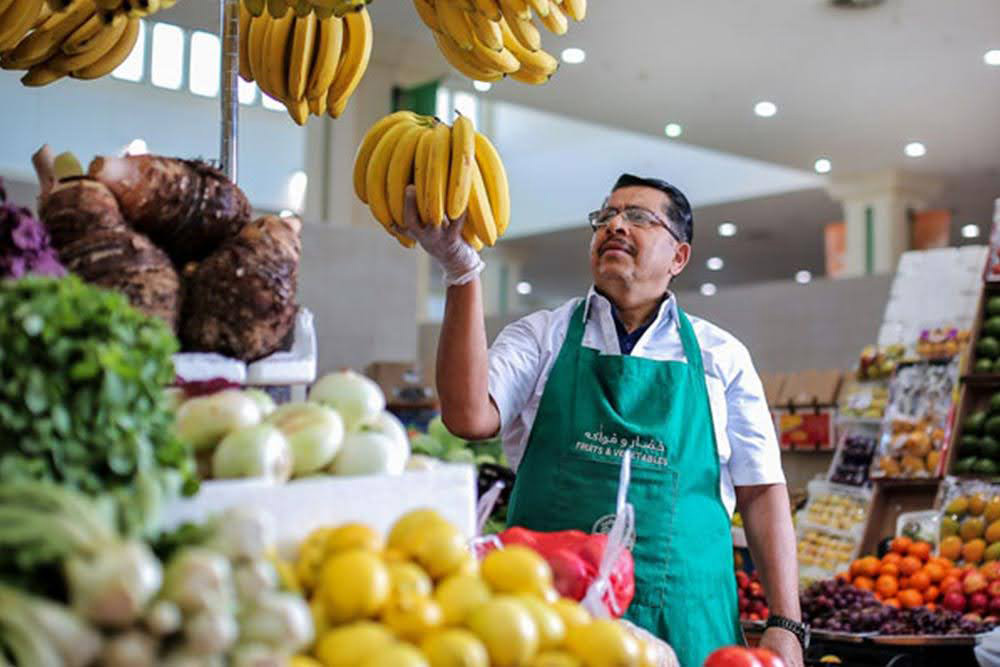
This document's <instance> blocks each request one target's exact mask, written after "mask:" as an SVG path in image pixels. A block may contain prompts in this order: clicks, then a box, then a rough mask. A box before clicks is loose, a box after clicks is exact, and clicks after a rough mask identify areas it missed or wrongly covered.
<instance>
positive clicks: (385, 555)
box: [382, 549, 410, 563]
mask: <svg viewBox="0 0 1000 667" xmlns="http://www.w3.org/2000/svg"><path fill="white" fill-rule="evenodd" d="M409 559H410V557H409V556H407V555H406V554H404V553H403V552H402V551H400V550H399V549H383V550H382V560H384V561H385V562H386V563H405V562H407V561H408V560H409Z"/></svg>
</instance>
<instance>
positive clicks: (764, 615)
mask: <svg viewBox="0 0 1000 667" xmlns="http://www.w3.org/2000/svg"><path fill="white" fill-rule="evenodd" d="M770 616H771V610H770V609H768V608H767V607H764V608H763V609H761V610H760V619H761V620H762V621H766V620H767V619H768V617H770Z"/></svg>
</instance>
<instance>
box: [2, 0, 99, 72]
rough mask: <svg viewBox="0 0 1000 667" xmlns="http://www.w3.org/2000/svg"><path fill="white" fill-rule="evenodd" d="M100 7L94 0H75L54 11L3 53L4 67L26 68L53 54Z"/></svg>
mask: <svg viewBox="0 0 1000 667" xmlns="http://www.w3.org/2000/svg"><path fill="white" fill-rule="evenodd" d="M96 11H97V7H96V6H95V5H94V3H93V0H73V4H71V5H70V6H69V8H67V9H66V11H64V12H61V13H58V14H53V15H52V16H51V17H49V19H48V20H47V21H45V22H44V23H42V25H41V26H40V27H39V28H37V29H35V30H33V31H32V32H31V34H29V35H28V36H26V37H25V38H24V39H22V40H21V41H20V42H19V43H18V45H17V46H15V47H14V49H13V50H12V51H11V52H10V53H6V54H4V58H3V67H4V69H27V68H29V67H31V66H32V65H35V64H37V63H40V62H42V61H43V60H45V59H46V58H49V57H50V56H52V55H53V54H54V53H55V52H56V51H58V50H59V47H60V46H61V45H62V43H63V40H64V39H66V38H67V37H68V36H69V35H70V34H72V33H73V32H74V31H76V29H77V28H79V27H80V26H81V25H83V24H84V23H85V22H86V21H87V19H88V18H90V16H91V15H92V14H93V13H94V12H96Z"/></svg>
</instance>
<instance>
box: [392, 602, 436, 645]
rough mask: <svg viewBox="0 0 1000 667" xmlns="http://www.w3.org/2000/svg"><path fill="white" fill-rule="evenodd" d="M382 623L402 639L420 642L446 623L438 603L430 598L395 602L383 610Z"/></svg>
mask: <svg viewBox="0 0 1000 667" xmlns="http://www.w3.org/2000/svg"><path fill="white" fill-rule="evenodd" d="M382 622H383V623H385V625H386V627H388V628H389V629H390V630H392V631H393V632H395V633H396V636H397V637H399V638H400V639H405V640H407V641H411V642H418V641H420V640H421V639H423V637H424V636H425V635H427V634H428V633H430V632H431V631H433V630H436V629H437V628H439V627H440V626H441V625H442V624H443V623H444V615H443V614H442V613H441V607H440V606H439V605H438V603H437V602H435V601H434V600H431V599H430V598H426V597H425V598H412V599H410V600H404V601H399V600H397V601H395V602H394V603H392V604H389V605H388V606H387V607H386V608H385V609H383V610H382Z"/></svg>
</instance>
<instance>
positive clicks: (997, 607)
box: [988, 598, 1000, 616]
mask: <svg viewBox="0 0 1000 667" xmlns="http://www.w3.org/2000/svg"><path fill="white" fill-rule="evenodd" d="M988 609H989V612H990V614H991V615H997V616H1000V598H993V599H992V600H990V606H989V607H988Z"/></svg>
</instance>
